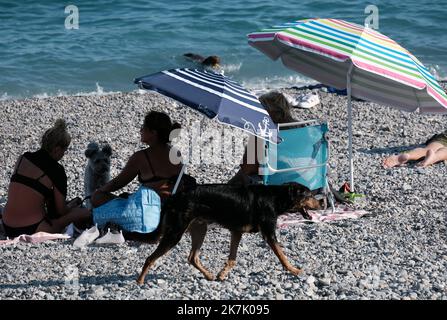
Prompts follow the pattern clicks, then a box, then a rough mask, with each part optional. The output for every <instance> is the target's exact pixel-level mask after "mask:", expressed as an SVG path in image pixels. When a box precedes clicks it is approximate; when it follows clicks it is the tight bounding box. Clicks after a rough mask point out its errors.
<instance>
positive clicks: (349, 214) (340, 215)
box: [277, 205, 370, 228]
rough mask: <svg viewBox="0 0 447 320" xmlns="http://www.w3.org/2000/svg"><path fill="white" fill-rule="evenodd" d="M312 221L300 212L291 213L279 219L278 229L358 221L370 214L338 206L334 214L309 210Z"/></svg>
mask: <svg viewBox="0 0 447 320" xmlns="http://www.w3.org/2000/svg"><path fill="white" fill-rule="evenodd" d="M308 213H309V215H310V217H311V220H309V219H305V218H304V217H303V216H302V215H301V213H299V212H293V213H291V212H289V213H286V214H283V215H280V216H279V217H278V222H277V223H278V227H279V228H287V227H289V226H293V225H300V224H308V223H322V222H327V223H332V222H336V221H340V220H346V219H358V218H360V217H363V216H364V215H366V214H369V213H370V212H368V211H366V210H356V209H353V208H349V207H348V206H345V205H336V206H335V210H334V212H332V209H330V208H329V209H327V210H309V211H308Z"/></svg>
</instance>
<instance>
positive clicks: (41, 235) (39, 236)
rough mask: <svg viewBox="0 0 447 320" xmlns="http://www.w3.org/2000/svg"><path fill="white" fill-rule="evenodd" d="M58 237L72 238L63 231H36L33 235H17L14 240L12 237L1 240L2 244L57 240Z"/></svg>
mask: <svg viewBox="0 0 447 320" xmlns="http://www.w3.org/2000/svg"><path fill="white" fill-rule="evenodd" d="M57 239H70V236H69V235H67V234H61V233H48V232H36V233H34V234H32V235H28V234H22V235H20V236H18V237H15V238H14V239H12V240H10V239H8V240H0V245H8V244H14V243H18V242H28V243H40V242H44V241H48V240H57Z"/></svg>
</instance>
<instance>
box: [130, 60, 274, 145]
mask: <svg viewBox="0 0 447 320" xmlns="http://www.w3.org/2000/svg"><path fill="white" fill-rule="evenodd" d="M134 82H135V83H136V84H138V85H139V86H140V87H141V88H144V89H148V90H154V91H157V92H159V93H161V94H163V95H166V96H168V97H171V98H173V99H175V100H177V101H179V102H181V103H183V104H185V105H187V106H189V107H192V108H193V109H196V110H198V111H199V112H201V113H203V114H205V115H206V116H207V117H208V118H212V119H213V118H217V120H218V121H219V122H221V123H225V124H228V125H231V126H235V127H238V128H241V129H243V130H245V131H247V132H249V133H251V134H253V135H256V136H258V137H260V138H262V139H266V140H269V141H271V142H273V143H277V125H276V124H275V123H273V121H272V119H271V118H270V116H269V114H268V112H267V111H266V110H265V108H264V106H263V105H262V104H261V103H260V102H259V100H258V98H256V97H255V96H254V95H252V94H251V93H249V92H248V91H247V90H245V89H244V88H243V87H241V86H240V85H239V84H237V83H236V82H234V81H232V80H231V79H229V78H227V77H225V76H224V75H222V74H218V73H214V72H210V71H205V70H204V71H201V70H196V69H186V68H185V69H171V70H166V71H161V72H158V73H155V74H151V75H148V76H144V77H140V78H137V79H135V81H134Z"/></svg>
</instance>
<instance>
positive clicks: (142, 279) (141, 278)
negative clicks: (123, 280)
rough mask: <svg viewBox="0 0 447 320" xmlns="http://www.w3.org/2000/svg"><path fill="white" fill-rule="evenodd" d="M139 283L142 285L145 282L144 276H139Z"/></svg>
mask: <svg viewBox="0 0 447 320" xmlns="http://www.w3.org/2000/svg"><path fill="white" fill-rule="evenodd" d="M137 284H138V285H140V286H142V285H143V284H144V278H143V277H138V279H137Z"/></svg>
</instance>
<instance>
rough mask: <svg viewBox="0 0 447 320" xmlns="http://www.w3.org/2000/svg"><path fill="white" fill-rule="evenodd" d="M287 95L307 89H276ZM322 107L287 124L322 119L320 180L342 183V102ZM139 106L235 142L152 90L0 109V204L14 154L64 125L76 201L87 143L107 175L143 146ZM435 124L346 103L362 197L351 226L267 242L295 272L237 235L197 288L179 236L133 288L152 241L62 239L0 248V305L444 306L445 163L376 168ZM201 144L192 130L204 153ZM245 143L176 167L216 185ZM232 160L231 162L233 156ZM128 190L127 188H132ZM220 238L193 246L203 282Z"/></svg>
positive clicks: (439, 120)
mask: <svg viewBox="0 0 447 320" xmlns="http://www.w3.org/2000/svg"><path fill="white" fill-rule="evenodd" d="M282 91H283V92H285V93H288V94H291V95H296V94H302V93H309V92H310V91H309V90H302V91H298V90H296V89H283V90H282ZM314 92H317V93H318V94H319V96H320V100H321V104H320V105H318V106H316V107H314V108H311V109H294V117H295V118H296V119H297V120H308V119H315V118H317V119H321V120H325V121H327V122H328V124H329V139H330V142H331V158H330V161H329V163H330V172H329V178H330V181H331V183H332V184H333V185H334V186H341V184H342V183H343V182H344V181H346V180H348V157H347V141H348V135H347V112H346V96H338V95H334V94H329V93H327V92H324V91H322V90H314ZM150 110H158V111H165V112H167V113H168V114H169V115H170V116H171V118H172V119H173V120H175V121H177V122H179V123H180V124H182V126H183V127H184V128H188V127H191V125H193V124H197V123H200V128H201V130H202V131H203V132H208V131H210V130H216V129H217V130H222V131H223V130H226V131H225V132H227V133H228V132H230V133H232V134H233V135H234V136H235V137H238V138H239V139H241V138H245V139H246V138H247V134H245V133H243V132H242V131H241V130H239V129H234V128H229V127H225V126H223V125H221V124H219V123H217V122H215V121H213V120H209V119H205V118H204V117H203V116H202V115H200V114H198V113H197V112H195V111H193V110H192V109H190V108H187V107H185V106H183V105H181V104H179V103H174V102H173V100H170V99H168V98H165V97H163V96H161V95H158V94H156V93H141V92H130V93H114V94H103V95H85V96H60V97H50V98H43V99H37V98H32V99H24V100H6V101H0V119H1V125H0V206H4V204H5V203H6V200H7V199H6V196H7V187H8V183H9V177H10V175H11V174H12V170H13V168H14V164H15V161H16V160H17V158H18V156H19V155H21V154H22V153H23V152H25V151H28V150H36V149H37V148H38V146H39V141H40V137H41V135H42V133H43V132H44V131H45V130H46V129H47V128H49V127H50V126H51V125H52V124H53V123H54V120H56V119H57V118H64V119H65V120H66V121H67V124H68V130H69V132H70V133H71V135H72V144H71V146H70V148H69V150H68V152H67V154H66V155H65V157H64V158H63V159H62V161H61V164H62V165H63V166H64V167H65V170H66V172H67V175H68V183H69V191H68V193H69V194H68V198H73V197H75V196H81V197H82V196H83V188H84V186H83V177H84V168H85V165H86V158H85V156H84V150H85V148H86V146H87V144H88V143H89V142H90V141H98V142H108V143H110V144H111V146H112V148H113V150H114V154H113V157H112V172H111V173H112V177H113V176H115V175H116V174H118V172H120V170H121V169H122V168H123V167H124V165H125V163H126V160H127V159H128V158H129V156H130V155H131V154H132V153H133V152H135V151H136V150H139V149H140V148H142V147H143V146H142V145H141V143H140V142H139V127H140V124H141V123H142V121H143V118H144V115H145V113H146V112H148V111H150ZM445 121H446V117H445V116H440V115H421V114H419V113H405V112H401V111H399V110H396V109H392V108H389V107H385V106H381V105H378V104H375V103H370V102H362V101H354V102H353V132H354V140H353V148H354V163H355V178H356V180H355V181H356V188H357V189H356V192H358V193H361V194H364V195H365V197H364V198H362V199H361V200H360V201H358V202H356V203H355V205H354V206H355V207H356V208H359V209H364V210H367V211H368V212H369V214H368V215H367V216H364V217H362V218H360V219H357V220H343V221H339V222H335V223H331V224H329V223H320V224H306V225H295V226H289V227H287V228H283V229H278V230H277V235H278V238H279V240H280V242H281V244H282V246H283V248H284V252H285V254H286V256H287V257H288V258H289V260H290V261H291V262H292V264H294V265H296V266H298V267H301V268H303V269H304V273H303V275H301V276H298V277H296V276H293V275H292V274H290V273H288V272H287V271H285V270H283V268H282V266H281V264H280V263H279V261H278V259H277V258H276V256H275V255H274V254H273V252H272V251H271V249H270V248H269V247H268V246H267V245H266V244H265V243H264V241H263V240H262V238H261V236H260V235H259V234H244V236H243V238H242V241H241V245H240V248H239V252H238V259H237V264H236V266H235V268H234V269H233V271H232V272H231V273H230V274H229V276H228V278H227V280H225V281H223V282H218V281H207V280H206V279H204V277H203V276H202V274H201V273H199V272H198V271H197V270H196V269H195V268H193V267H192V266H190V265H189V264H188V262H187V256H188V253H189V249H190V236H189V234H185V236H184V237H183V239H182V240H181V241H180V243H179V244H178V245H177V246H176V247H175V248H174V249H173V250H172V251H171V252H169V253H168V254H167V255H166V256H164V257H163V258H161V259H160V260H158V262H157V264H156V266H155V267H154V268H153V269H152V270H151V271H150V272H149V273H148V275H147V277H146V283H145V285H144V286H138V285H137V283H136V278H137V276H138V273H139V272H140V270H141V267H142V265H143V263H144V261H145V259H146V257H147V256H148V255H149V254H150V253H151V252H152V251H153V250H154V249H155V248H156V245H149V244H140V243H136V242H131V241H128V242H126V243H125V244H123V245H119V246H112V247H103V246H97V245H91V246H89V247H87V248H85V249H82V250H80V249H76V248H74V247H73V239H68V240H56V241H48V242H44V243H40V244H28V243H18V244H14V245H7V246H0V300H4V299H11V300H12V299H13V300H16V299H48V300H53V299H57V300H59V299H82V300H96V299H120V300H127V299H130V300H135V299H157V300H158V299H161V300H171V299H186V300H191V299H198V300H214V299H243V300H246V299H260V300H264V299H273V300H284V299H286V300H301V299H337V300H338V299H342V300H343V299H412V300H414V299H442V300H444V299H447V274H446V272H445V270H446V268H447V241H446V238H447V230H446V212H447V211H446V205H445V204H446V203H447V192H446V191H447V167H446V164H445V163H438V164H435V165H433V166H431V167H428V168H419V167H417V166H415V164H414V163H410V164H408V165H405V166H402V167H399V168H394V169H384V168H383V167H382V164H381V163H382V159H383V158H384V157H386V156H388V155H390V154H394V153H397V152H401V151H403V150H407V149H409V148H412V147H415V146H417V145H419V144H423V143H424V142H425V141H426V140H427V139H428V138H429V137H431V136H432V135H433V134H436V133H440V132H441V131H444V130H445V129H446V127H445ZM211 140H212V136H209V135H208V136H207V135H204V137H203V139H202V147H203V148H205V149H206V147H207V145H208V144H209V143H210V141H211ZM242 153H243V148H241V147H237V146H235V147H234V149H233V152H232V158H231V157H230V159H229V160H228V159H227V160H228V161H220V162H219V161H218V162H217V163H208V162H207V163H202V162H197V163H196V162H192V163H191V164H189V165H188V169H187V172H188V173H189V174H190V175H192V176H194V177H196V178H197V180H198V182H199V183H224V182H226V181H227V180H228V179H229V178H230V177H231V176H232V175H233V174H234V173H235V172H236V171H237V169H238V161H239V160H240V158H241V157H242ZM232 159H233V160H234V161H232ZM136 187H137V183H136V181H135V182H134V183H133V184H132V185H131V186H129V188H128V190H126V191H132V190H134V189H135V188H136ZM229 240H230V233H229V231H228V230H225V229H221V228H219V227H217V226H216V227H214V228H212V229H211V230H209V232H208V234H207V237H206V239H205V243H204V245H203V247H202V252H201V260H202V263H203V264H204V265H205V266H206V267H207V268H209V270H211V271H212V272H213V273H215V274H216V273H217V272H218V271H219V270H220V269H221V267H222V266H223V265H224V262H225V260H226V257H227V255H228V253H229Z"/></svg>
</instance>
